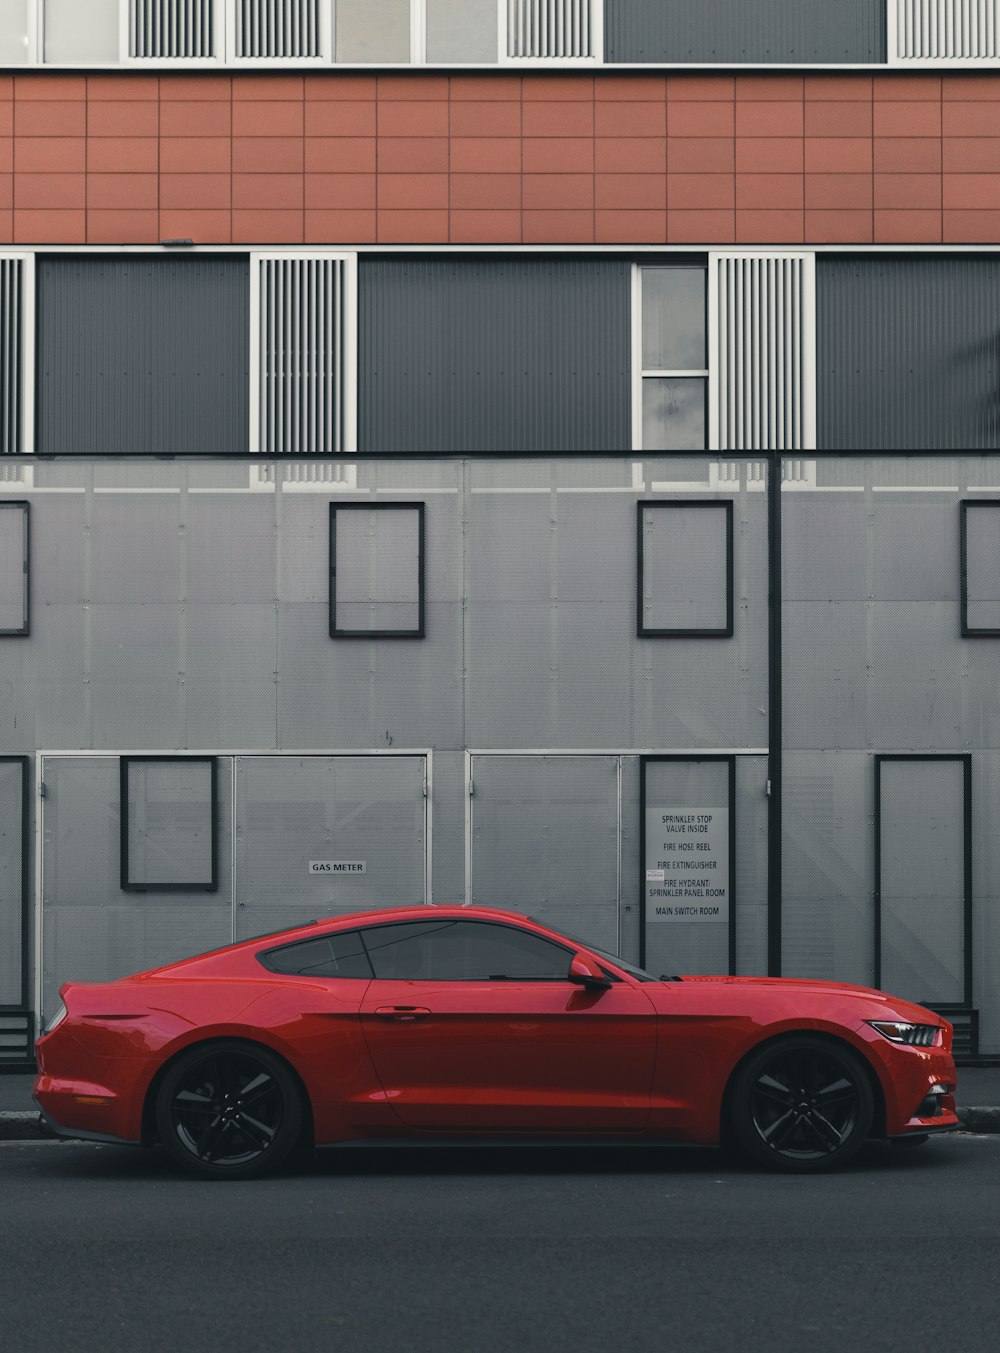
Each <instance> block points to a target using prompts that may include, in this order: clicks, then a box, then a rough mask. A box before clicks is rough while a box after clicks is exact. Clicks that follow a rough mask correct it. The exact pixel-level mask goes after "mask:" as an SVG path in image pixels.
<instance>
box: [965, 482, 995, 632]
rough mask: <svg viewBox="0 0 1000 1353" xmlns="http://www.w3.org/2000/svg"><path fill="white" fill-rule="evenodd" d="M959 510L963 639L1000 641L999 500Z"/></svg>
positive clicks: (976, 501) (972, 501) (971, 502)
mask: <svg viewBox="0 0 1000 1353" xmlns="http://www.w3.org/2000/svg"><path fill="white" fill-rule="evenodd" d="M959 507H960V516H959V537H958V540H959V558H960V565H959V567H960V569H961V577H960V585H961V598H962V612H961V616H962V638H963V639H1000V499H998V498H963V499H962V502H961V503H960V504H959Z"/></svg>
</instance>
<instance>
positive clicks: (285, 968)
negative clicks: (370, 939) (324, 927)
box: [260, 930, 372, 980]
mask: <svg viewBox="0 0 1000 1353" xmlns="http://www.w3.org/2000/svg"><path fill="white" fill-rule="evenodd" d="M260 961H261V963H262V964H263V965H264V967H265V968H267V969H268V970H269V971H270V972H280V973H294V974H297V975H298V976H300V977H343V978H362V979H364V980H367V979H368V978H370V977H371V975H372V967H371V964H370V963H369V961H368V956H367V954H366V953H365V946H364V944H363V943H362V941H361V936H360V934H359V933H358V932H357V931H356V930H350V931H347V932H344V933H341V932H338V933H337V934H335V935H323V936H321V937H320V938H319V939H315V940H301V941H300V942H299V943H298V944H288V945H285V947H284V948H282V949H272V950H270V952H269V953H266V954H261V955H260Z"/></svg>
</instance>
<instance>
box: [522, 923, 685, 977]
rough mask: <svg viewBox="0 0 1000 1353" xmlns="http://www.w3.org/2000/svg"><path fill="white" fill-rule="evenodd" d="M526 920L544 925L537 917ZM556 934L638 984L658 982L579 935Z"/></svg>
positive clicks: (632, 964)
mask: <svg viewBox="0 0 1000 1353" xmlns="http://www.w3.org/2000/svg"><path fill="white" fill-rule="evenodd" d="M528 920H529V921H534V922H535V924H536V925H544V924H545V922H544V921H539V920H538V919H537V917H534V916H529V917H528ZM557 933H558V934H560V935H561V936H562V937H563V939H567V940H572V942H573V943H574V944H578V945H580V947H581V948H582V949H586V950H587V952H588V953H589V954H593V955H594V956H595V957H596V958H603V959H606V960H607V962H608V963H613V964H614V965H615V967H616V968H621V970H622V972H627V973H628V975H629V976H630V977H634V978H636V980H637V981H639V982H655V981H657V980H658V979H657V978H655V977H654V976H653V974H652V973H649V972H646V971H645V969H643V968H637V967H636V965H635V964H634V963H626V962H625V960H624V959H623V958H619V957H618V955H617V954H609V953H608V951H607V950H606V949H598V947H597V945H596V944H591V942H590V940H584V939H581V938H580V936H579V935H574V934H572V933H571V932H570V931H569V930H560V931H558V932H557Z"/></svg>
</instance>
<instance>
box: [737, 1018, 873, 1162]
mask: <svg viewBox="0 0 1000 1353" xmlns="http://www.w3.org/2000/svg"><path fill="white" fill-rule="evenodd" d="M874 1111H875V1100H874V1095H873V1093H872V1087H871V1082H870V1080H869V1078H868V1073H867V1071H866V1070H865V1067H864V1065H863V1063H862V1062H861V1059H860V1058H859V1057H858V1056H857V1054H856V1053H854V1052H852V1051H851V1049H850V1048H848V1047H844V1046H842V1045H838V1044H836V1043H833V1042H830V1041H827V1040H826V1039H823V1038H814V1037H810V1036H808V1035H802V1036H799V1037H795V1038H788V1039H783V1040H782V1041H781V1042H778V1043H771V1044H768V1045H767V1046H766V1047H763V1048H761V1049H760V1050H759V1051H758V1052H756V1053H754V1054H753V1055H752V1056H751V1057H750V1058H749V1059H748V1060H747V1061H746V1062H745V1063H744V1065H743V1066H742V1067H741V1068H740V1070H739V1072H738V1074H737V1077H736V1080H735V1082H734V1084H733V1091H732V1095H731V1098H730V1114H731V1126H732V1130H733V1135H734V1136H735V1138H736V1141H737V1143H738V1144H739V1146H740V1147H741V1148H742V1150H743V1152H744V1154H745V1155H747V1156H748V1157H749V1158H750V1159H751V1160H752V1161H754V1162H756V1163H757V1164H760V1165H764V1166H767V1167H768V1168H770V1169H772V1170H783V1171H786V1172H788V1173H795V1174H806V1173H811V1172H816V1171H820V1170H832V1169H836V1168H837V1167H838V1166H841V1165H846V1164H847V1162H848V1161H849V1160H851V1159H853V1157H854V1156H855V1155H857V1153H858V1151H860V1150H861V1147H862V1146H863V1145H864V1142H865V1139H866V1138H867V1137H868V1134H869V1132H870V1131H871V1125H872V1118H873V1116H874Z"/></svg>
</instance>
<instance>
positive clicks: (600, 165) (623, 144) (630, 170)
mask: <svg viewBox="0 0 1000 1353" xmlns="http://www.w3.org/2000/svg"><path fill="white" fill-rule="evenodd" d="M588 144H589V142H587V141H585V140H583V139H582V138H581V139H580V140H579V141H574V142H573V145H575V146H579V147H580V148H581V152H583V151H584V148H585V147H586V146H587V145H588ZM684 144H687V143H686V142H685V143H684ZM726 144H730V145H731V144H732V143H731V142H727V143H726ZM543 145H545V142H544V141H541V140H539V141H526V142H525V145H524V149H525V155H527V153H528V150H529V147H530V148H531V149H533V148H534V147H535V146H543ZM666 165H667V148H666V143H665V142H664V141H661V140H660V139H659V138H657V137H652V136H639V137H635V138H634V139H633V138H622V137H615V136H599V137H598V138H597V139H596V140H595V141H594V167H595V168H596V169H597V170H598V171H599V172H602V173H622V174H662V173H663V171H664V169H665V168H666Z"/></svg>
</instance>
